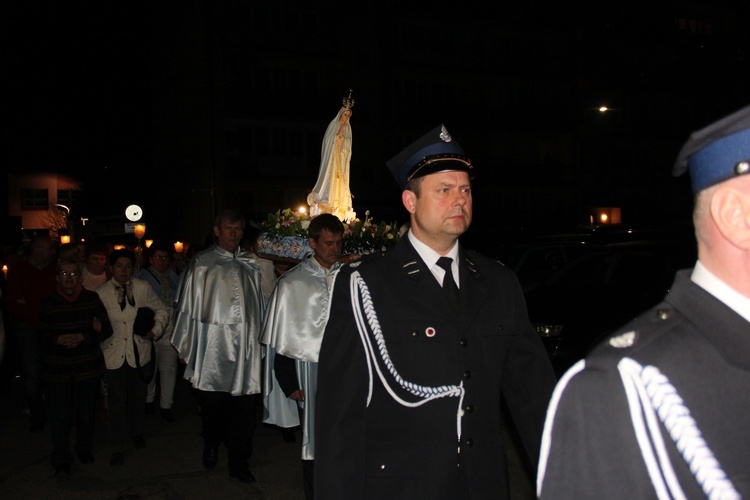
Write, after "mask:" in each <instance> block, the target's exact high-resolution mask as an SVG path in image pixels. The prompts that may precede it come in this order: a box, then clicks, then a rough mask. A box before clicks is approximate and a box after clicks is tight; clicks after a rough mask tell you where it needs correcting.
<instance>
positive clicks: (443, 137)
mask: <svg viewBox="0 0 750 500" xmlns="http://www.w3.org/2000/svg"><path fill="white" fill-rule="evenodd" d="M440 139H441V140H442V141H443V142H451V141H452V140H453V137H451V135H450V134H449V133H448V130H446V128H445V125H443V126H442V127H440Z"/></svg>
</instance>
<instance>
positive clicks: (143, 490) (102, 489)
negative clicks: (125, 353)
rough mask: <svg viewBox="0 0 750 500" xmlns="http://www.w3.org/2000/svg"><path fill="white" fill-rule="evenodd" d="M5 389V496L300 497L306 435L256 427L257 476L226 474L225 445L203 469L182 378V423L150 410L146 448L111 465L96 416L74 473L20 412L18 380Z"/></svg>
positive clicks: (0, 468)
mask: <svg viewBox="0 0 750 500" xmlns="http://www.w3.org/2000/svg"><path fill="white" fill-rule="evenodd" d="M2 389H3V393H2V394H0V408H2V409H1V410H0V425H2V429H3V439H2V445H1V446H0V450H2V452H1V453H0V498H3V499H6V500H14V499H21V498H24V499H27V498H44V499H50V500H57V499H71V500H72V499H76V500H89V499H90V500H95V499H96V500H104V499H149V500H157V499H165V500H167V499H168V500H176V499H183V498H184V499H215V498H221V499H263V500H274V499H284V500H287V499H288V500H298V499H299V500H303V499H304V493H303V491H302V466H301V463H300V444H299V443H300V440H301V434H300V432H299V431H297V443H295V444H289V443H284V441H283V440H282V437H281V432H280V431H279V430H278V429H276V428H272V427H266V426H263V425H258V428H257V430H256V432H255V439H254V443H253V445H254V453H253V458H252V461H251V464H250V469H251V471H252V472H253V474H254V475H255V477H256V478H257V480H258V481H257V482H256V483H254V484H243V483H240V482H239V481H237V480H236V479H233V478H231V477H229V475H228V471H227V457H226V448H224V447H221V448H220V449H219V463H218V465H217V466H216V469H214V470H212V471H206V470H204V468H203V463H202V461H201V453H202V451H203V441H202V439H201V438H200V427H201V424H200V417H199V416H198V414H197V411H196V410H197V408H196V405H195V402H194V401H193V399H192V396H191V395H190V390H189V386H188V385H187V383H186V382H184V381H178V384H177V389H176V390H175V392H176V394H175V404H174V407H173V410H174V413H175V416H176V417H177V421H176V422H173V423H167V422H165V421H163V420H162V419H161V417H160V416H159V414H158V410H157V413H156V414H155V415H147V416H146V424H145V432H144V435H145V438H146V442H147V443H148V446H147V447H146V448H145V449H141V450H134V449H130V450H126V453H125V465H123V466H121V467H112V466H110V465H109V457H110V452H109V449H108V447H107V427H106V424H105V423H104V422H103V421H101V422H97V424H98V425H97V430H96V436H95V443H96V445H95V446H96V449H95V450H94V458H95V459H96V461H95V462H94V463H91V464H86V465H82V464H80V463H78V462H74V464H73V467H72V471H71V474H70V476H69V477H55V476H54V471H53V469H52V466H51V465H50V463H49V455H50V451H51V447H52V444H51V440H50V436H49V430H48V429H45V432H40V433H31V432H29V423H28V418H27V416H26V415H23V414H22V410H23V405H22V402H23V398H22V396H21V390H20V387H19V384H18V381H11V383H10V386H9V387H6V386H3V388H2Z"/></svg>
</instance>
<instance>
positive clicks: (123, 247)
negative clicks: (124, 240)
mask: <svg viewBox="0 0 750 500" xmlns="http://www.w3.org/2000/svg"><path fill="white" fill-rule="evenodd" d="M112 248H114V249H115V250H125V245H114V246H113V247H112Z"/></svg>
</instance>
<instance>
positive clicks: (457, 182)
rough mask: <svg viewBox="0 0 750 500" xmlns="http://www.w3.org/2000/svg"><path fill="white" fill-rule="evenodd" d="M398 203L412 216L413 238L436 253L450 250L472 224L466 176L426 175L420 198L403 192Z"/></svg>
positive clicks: (449, 174)
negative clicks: (436, 251)
mask: <svg viewBox="0 0 750 500" xmlns="http://www.w3.org/2000/svg"><path fill="white" fill-rule="evenodd" d="M401 200H402V201H403V203H404V206H405V207H406V209H407V210H408V211H409V213H410V214H412V217H411V218H412V231H413V232H414V235H415V236H416V237H417V238H419V240H420V241H422V242H423V243H425V244H427V245H428V246H430V247H432V248H434V249H435V250H439V249H438V248H436V247H440V249H442V248H445V246H446V245H447V246H448V247H450V246H452V245H453V242H455V241H456V239H457V238H458V237H459V236H461V235H462V234H463V233H464V232H465V231H466V230H467V229H468V228H469V224H471V213H472V212H471V210H472V198H471V181H470V180H469V174H467V173H466V172H460V171H454V172H438V173H436V174H430V175H426V176H425V177H424V178H423V179H422V183H421V185H420V188H419V197H417V194H416V193H415V192H413V191H409V190H406V191H404V192H403V193H402V196H401Z"/></svg>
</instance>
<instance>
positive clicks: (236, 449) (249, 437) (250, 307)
mask: <svg viewBox="0 0 750 500" xmlns="http://www.w3.org/2000/svg"><path fill="white" fill-rule="evenodd" d="M244 228H245V219H244V217H243V216H242V214H240V213H239V212H237V211H235V210H225V211H223V212H221V213H220V214H219V215H218V216H217V217H216V222H215V224H214V235H215V236H216V244H215V245H212V246H211V247H209V248H207V249H206V250H203V251H201V252H199V253H198V254H196V255H195V257H193V259H192V260H191V261H190V264H189V265H188V267H187V268H186V269H185V272H184V275H183V276H182V281H181V288H180V290H179V292H178V305H177V309H176V317H175V326H174V333H173V335H172V345H174V347H175V348H176V349H177V352H178V353H179V356H180V359H182V360H183V362H184V363H185V378H186V379H187V380H189V381H190V383H191V384H192V386H193V388H195V389H196V390H197V394H198V399H199V402H200V407H201V419H202V422H203V431H202V437H203V466H204V467H205V468H206V469H213V468H214V467H216V463H217V461H218V448H219V445H220V444H221V442H222V441H223V442H224V443H225V444H226V447H227V455H228V466H229V475H230V476H231V477H235V478H237V479H238V480H239V481H241V482H243V483H249V482H255V477H254V476H253V474H252V473H251V472H250V468H249V466H250V464H249V462H250V456H251V454H252V445H253V432H254V431H255V426H256V408H257V406H256V405H257V399H258V394H260V392H261V385H260V368H261V348H260V344H259V342H258V338H259V336H260V328H261V323H262V320H263V310H264V306H265V303H264V298H263V291H262V288H261V278H260V268H259V267H258V265H257V263H256V259H255V258H254V257H253V256H252V255H251V254H250V253H249V252H247V251H246V250H243V249H242V248H241V247H240V242H241V240H242V236H243V232H244Z"/></svg>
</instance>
